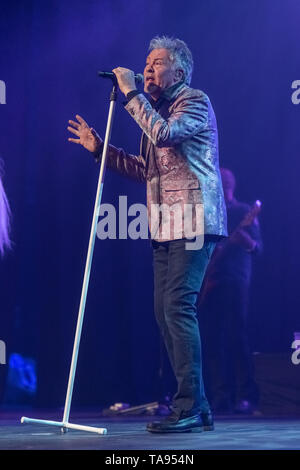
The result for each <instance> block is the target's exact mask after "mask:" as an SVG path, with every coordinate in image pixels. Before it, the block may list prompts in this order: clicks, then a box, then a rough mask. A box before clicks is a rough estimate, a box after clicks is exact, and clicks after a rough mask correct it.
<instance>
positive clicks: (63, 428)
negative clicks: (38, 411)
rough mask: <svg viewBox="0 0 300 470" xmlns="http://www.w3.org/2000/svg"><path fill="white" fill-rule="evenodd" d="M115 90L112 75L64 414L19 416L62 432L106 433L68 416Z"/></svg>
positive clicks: (113, 108) (26, 421)
mask: <svg viewBox="0 0 300 470" xmlns="http://www.w3.org/2000/svg"><path fill="white" fill-rule="evenodd" d="M117 91H118V84H117V80H116V78H115V77H113V88H112V91H111V94H110V106H109V113H108V119H107V126H106V132H105V138H104V144H103V152H102V159H101V166H100V173H99V180H98V186H97V194H96V200H95V206H94V214H93V220H92V226H91V232H90V240H89V246H88V252H87V258H86V264H85V271H84V278H83V285H82V291H81V299H80V306H79V312H78V319H77V326H76V334H75V339H74V346H73V354H72V361H71V367H70V373H69V381H68V389H67V394H66V401H65V407H64V415H63V420H62V421H47V420H44V419H33V418H26V417H25V416H23V417H22V418H21V423H30V424H32V423H36V424H47V425H49V426H56V427H59V428H61V431H62V432H63V433H65V432H67V430H68V429H78V430H80V431H89V432H96V433H98V434H106V433H107V429H106V428H95V427H92V426H82V425H79V424H72V423H69V416H70V408H71V402H72V394H73V386H74V379H75V374H76V366H77V359H78V351H79V345H80V338H81V330H82V323H83V318H84V311H85V304H86V298H87V291H88V285H89V279H90V272H91V266H92V258H93V252H94V246H95V238H96V234H97V221H98V217H99V210H100V204H101V198H102V191H103V184H104V176H105V170H106V159H107V152H108V145H109V142H110V136H111V130H112V122H113V116H114V110H115V106H116V101H117Z"/></svg>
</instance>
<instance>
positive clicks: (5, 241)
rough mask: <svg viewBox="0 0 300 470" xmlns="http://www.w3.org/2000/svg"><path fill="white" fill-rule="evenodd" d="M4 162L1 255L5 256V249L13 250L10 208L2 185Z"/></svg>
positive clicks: (0, 197)
mask: <svg viewBox="0 0 300 470" xmlns="http://www.w3.org/2000/svg"><path fill="white" fill-rule="evenodd" d="M2 166H3V164H2V161H1V160H0V253H1V255H3V253H4V250H5V248H8V249H9V248H11V241H10V238H9V231H10V216H11V212H10V207H9V203H8V199H7V196H6V194H5V190H4V186H3V183H2V177H1V176H2Z"/></svg>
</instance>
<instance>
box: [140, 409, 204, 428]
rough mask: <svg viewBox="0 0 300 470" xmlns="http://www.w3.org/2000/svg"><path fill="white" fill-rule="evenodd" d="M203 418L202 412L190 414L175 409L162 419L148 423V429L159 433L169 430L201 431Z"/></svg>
mask: <svg viewBox="0 0 300 470" xmlns="http://www.w3.org/2000/svg"><path fill="white" fill-rule="evenodd" d="M202 426H203V425H202V419H201V416H200V414H198V413H197V414H195V415H192V416H188V413H185V412H181V413H180V414H178V413H175V412H174V411H173V412H172V413H171V414H170V415H169V416H167V417H166V418H165V419H163V420H161V421H154V422H152V423H148V424H147V431H149V432H157V433H167V432H201V431H202Z"/></svg>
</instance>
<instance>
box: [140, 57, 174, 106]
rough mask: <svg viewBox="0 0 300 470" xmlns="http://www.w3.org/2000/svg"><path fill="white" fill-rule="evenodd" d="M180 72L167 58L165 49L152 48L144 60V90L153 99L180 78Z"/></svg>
mask: <svg viewBox="0 0 300 470" xmlns="http://www.w3.org/2000/svg"><path fill="white" fill-rule="evenodd" d="M181 76H182V73H181V72H180V70H176V69H175V66H174V64H173V63H172V62H171V60H170V58H169V51H168V50H167V49H154V50H153V51H151V52H150V54H149V55H148V57H147V60H146V67H145V69H144V91H145V92H146V93H149V94H150V95H151V96H152V97H153V98H154V99H158V98H159V96H160V94H161V92H162V91H163V90H165V89H166V88H169V87H170V86H171V85H174V83H177V82H178V81H179V80H180V79H181Z"/></svg>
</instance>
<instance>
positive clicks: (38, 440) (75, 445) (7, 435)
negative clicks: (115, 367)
mask: <svg viewBox="0 0 300 470" xmlns="http://www.w3.org/2000/svg"><path fill="white" fill-rule="evenodd" d="M0 414H1V419H0V449H1V450H4V449H5V450H47V449H49V450H92V449H95V450H100V449H102V450H189V449H191V450H197V449H199V450H200V449H201V450H227V449H231V450H239V449H241V450H245V449H250V450H251V449H252V450H275V449H300V417H298V418H294V419H292V418H290V417H289V418H283V417H281V418H264V417H250V416H248V417H237V416H227V417H221V416H220V417H218V416H217V417H216V419H215V431H212V432H202V433H199V434H193V433H180V434H157V435H156V434H151V433H149V432H147V431H146V430H145V425H146V423H147V422H148V421H151V420H153V419H155V420H156V419H159V418H157V417H154V418H152V417H151V416H150V417H149V416H147V417H145V416H143V417H140V416H131V417H129V416H127V417H124V416H122V417H102V416H101V414H100V412H99V410H94V411H92V410H89V411H86V410H85V411H80V412H74V413H71V417H70V422H71V423H76V424H83V425H90V426H97V427H106V428H107V434H106V435H97V434H94V433H90V432H83V431H75V430H70V431H68V432H67V433H66V434H61V433H60V429H59V428H54V427H50V426H45V425H37V424H21V423H20V418H21V416H23V415H25V416H27V417H31V418H40V419H48V420H57V421H61V419H62V411H59V412H53V411H44V410H43V411H41V410H34V411H28V410H26V411H24V410H21V411H13V412H12V411H9V412H8V411H0Z"/></svg>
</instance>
